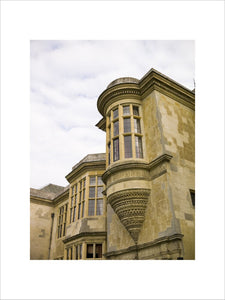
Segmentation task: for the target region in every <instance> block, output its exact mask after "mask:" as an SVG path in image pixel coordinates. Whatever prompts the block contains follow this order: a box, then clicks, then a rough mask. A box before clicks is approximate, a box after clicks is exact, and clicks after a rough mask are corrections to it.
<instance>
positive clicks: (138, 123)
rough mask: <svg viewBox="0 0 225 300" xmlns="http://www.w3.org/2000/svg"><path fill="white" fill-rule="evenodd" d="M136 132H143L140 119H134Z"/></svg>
mask: <svg viewBox="0 0 225 300" xmlns="http://www.w3.org/2000/svg"><path fill="white" fill-rule="evenodd" d="M134 132H136V133H141V124H140V120H139V119H134Z"/></svg>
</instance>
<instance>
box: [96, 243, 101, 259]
mask: <svg viewBox="0 0 225 300" xmlns="http://www.w3.org/2000/svg"><path fill="white" fill-rule="evenodd" d="M95 257H96V258H102V244H96V245H95Z"/></svg>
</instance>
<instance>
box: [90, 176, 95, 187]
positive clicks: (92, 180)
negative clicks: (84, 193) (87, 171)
mask: <svg viewBox="0 0 225 300" xmlns="http://www.w3.org/2000/svg"><path fill="white" fill-rule="evenodd" d="M90 185H95V176H90Z"/></svg>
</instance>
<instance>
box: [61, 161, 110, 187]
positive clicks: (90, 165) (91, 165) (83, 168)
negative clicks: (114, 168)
mask: <svg viewBox="0 0 225 300" xmlns="http://www.w3.org/2000/svg"><path fill="white" fill-rule="evenodd" d="M96 169H99V170H104V169H105V160H102V161H92V162H84V163H82V164H80V165H79V166H78V167H77V168H75V169H74V170H72V171H71V172H70V173H69V174H68V175H66V179H67V180H68V182H69V183H71V182H72V181H74V180H75V179H76V178H77V177H79V176H80V175H81V174H82V173H84V172H87V171H89V170H91V171H92V170H96Z"/></svg>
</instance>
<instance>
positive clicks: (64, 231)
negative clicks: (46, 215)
mask: <svg viewBox="0 0 225 300" xmlns="http://www.w3.org/2000/svg"><path fill="white" fill-rule="evenodd" d="M65 234H66V223H64V225H63V236H65Z"/></svg>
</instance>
